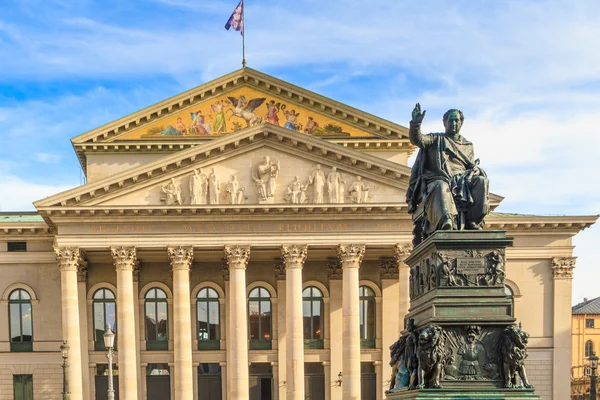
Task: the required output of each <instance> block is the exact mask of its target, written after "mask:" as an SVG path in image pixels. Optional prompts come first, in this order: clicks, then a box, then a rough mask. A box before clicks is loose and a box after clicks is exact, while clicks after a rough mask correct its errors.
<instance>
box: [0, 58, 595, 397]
mask: <svg viewBox="0 0 600 400" xmlns="http://www.w3.org/2000/svg"><path fill="white" fill-rule="evenodd" d="M72 142H73V146H74V148H75V151H76V154H77V156H78V158H79V160H80V162H81V165H82V168H83V169H84V171H85V173H86V176H87V183H86V184H85V185H82V186H80V187H77V188H74V189H72V190H69V191H66V192H63V193H59V194H57V195H55V196H51V197H49V198H46V199H43V200H40V201H38V202H36V203H35V204H34V205H35V207H36V209H37V211H36V212H34V213H3V214H0V228H1V229H0V235H2V237H1V238H0V268H1V271H2V276H3V279H2V280H1V281H0V293H2V296H3V297H2V299H1V301H2V304H1V305H0V320H3V321H6V322H7V324H6V325H5V327H4V329H0V400H2V399H12V398H13V396H17V394H16V393H17V392H18V393H19V394H18V395H19V396H29V397H23V398H35V399H59V398H61V394H60V393H61V390H62V373H61V370H60V364H61V362H62V359H61V357H60V351H59V347H60V344H61V341H62V340H67V343H68V344H69V346H70V351H69V363H70V368H69V372H68V376H69V382H70V392H71V399H104V398H106V387H107V378H108V377H107V360H106V349H105V348H104V344H103V339H102V336H103V333H104V330H105V326H106V325H107V324H109V325H110V326H111V328H112V329H113V330H114V331H115V332H116V342H117V345H116V347H117V348H116V350H117V351H116V375H115V382H116V387H117V389H118V396H119V398H120V399H165V398H174V399H177V400H179V399H220V398H223V399H229V400H233V399H262V400H268V399H279V400H283V399H304V398H311V399H327V400H337V399H361V398H362V399H382V398H383V397H384V392H385V390H386V389H388V387H389V381H390V374H391V367H390V366H389V361H390V354H389V349H388V348H389V346H390V345H391V344H392V343H393V342H394V341H396V340H397V338H398V336H399V333H400V331H401V330H402V329H403V327H404V316H405V315H406V313H407V312H408V308H409V283H408V282H409V273H408V268H407V266H406V265H405V264H404V262H403V261H404V259H405V258H406V257H407V255H408V254H409V252H410V243H411V241H412V221H411V216H410V215H409V214H408V213H407V206H406V203H405V201H404V198H405V192H406V189H407V187H408V183H409V176H410V168H409V167H408V166H407V160H408V157H409V155H410V154H411V152H412V151H414V148H413V147H412V146H411V145H410V142H409V139H408V132H407V129H406V128H404V127H402V126H399V125H396V124H394V123H391V122H389V121H386V120H383V119H380V118H378V117H375V116H372V115H370V114H367V113H364V112H362V111H359V110H356V109H353V108H351V107H349V106H347V105H344V104H341V103H338V102H335V101H333V100H330V99H327V98H325V97H322V96H319V95H317V94H315V93H312V92H309V91H306V90H304V89H302V88H299V87H296V86H294V85H291V84H289V83H286V82H283V81H280V80H278V79H275V78H273V77H270V76H268V75H265V74H262V73H260V72H257V71H254V70H252V69H249V68H244V69H242V70H239V71H236V72H234V73H231V74H229V75H226V76H224V77H222V78H220V79H217V80H215V81H212V82H209V83H207V84H205V85H202V86H200V87H198V88H195V89H192V90H190V91H188V92H185V93H182V94H181V95H178V96H175V97H173V98H170V99H167V100H165V101H163V102H161V103H158V104H156V105H153V106H150V107H148V108H146V109H144V110H141V111H139V112H137V113H135V114H132V115H128V116H126V117H123V118H122V119H120V120H117V121H114V122H112V123H110V124H107V125H104V126H102V127H99V128H97V129H95V130H93V131H91V132H88V133H86V134H83V135H81V136H78V137H76V138H74V139H73V140H72ZM492 179H493V177H492ZM501 200H502V197H501V196H498V195H493V194H491V195H490V203H491V205H492V208H496V207H497V206H498V205H499V203H500V202H501ZM595 220H596V217H595V216H590V217H587V216H583V217H571V216H566V217H545V216H530V215H518V214H505V213H496V212H493V213H492V214H490V216H489V217H488V218H487V219H486V229H498V230H506V231H507V232H508V236H511V237H513V238H514V239H515V240H514V247H512V248H510V249H508V250H507V268H506V278H507V279H506V292H507V296H511V297H512V299H513V313H514V316H515V317H516V319H517V320H518V321H520V322H521V323H522V324H523V327H524V329H526V330H527V331H528V332H529V333H530V334H531V338H530V341H529V357H528V359H527V365H528V367H529V369H528V373H529V376H530V380H531V382H532V383H533V384H534V385H536V388H537V390H536V393H539V394H540V395H541V396H542V398H544V399H563V398H566V397H567V396H568V394H569V385H568V384H567V382H568V379H569V378H568V377H569V360H570V359H571V329H570V321H571V310H570V301H571V300H570V299H571V278H572V273H573V268H574V266H575V264H574V258H573V257H572V251H573V246H572V243H571V239H572V237H573V236H574V235H576V234H577V233H578V232H579V231H581V230H582V229H585V228H586V227H589V226H590V225H591V224H593V223H594V222H595ZM465 307H468V304H465Z"/></svg>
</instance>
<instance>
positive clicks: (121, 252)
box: [110, 246, 137, 271]
mask: <svg viewBox="0 0 600 400" xmlns="http://www.w3.org/2000/svg"><path fill="white" fill-rule="evenodd" d="M136 254H137V253H136V251H135V247H125V246H113V247H111V248H110V255H111V256H112V258H113V261H114V262H115V268H116V269H117V270H129V271H133V269H134V267H135V263H136V261H137V259H136Z"/></svg>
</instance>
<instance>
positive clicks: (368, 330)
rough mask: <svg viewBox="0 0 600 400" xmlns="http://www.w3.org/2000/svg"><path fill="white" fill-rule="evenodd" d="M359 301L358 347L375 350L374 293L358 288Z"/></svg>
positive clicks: (368, 289)
mask: <svg viewBox="0 0 600 400" xmlns="http://www.w3.org/2000/svg"><path fill="white" fill-rule="evenodd" d="M358 295H359V301H360V307H359V308H360V316H359V318H360V339H361V340H360V345H361V347H363V348H367V349H374V348H375V292H373V289H371V288H370V287H368V286H361V287H360V288H358Z"/></svg>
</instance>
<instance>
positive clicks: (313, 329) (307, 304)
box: [302, 286, 325, 349]
mask: <svg viewBox="0 0 600 400" xmlns="http://www.w3.org/2000/svg"><path fill="white" fill-rule="evenodd" d="M324 314H325V313H324V312H323V293H321V291H320V290H319V289H317V288H316V287H314V286H309V287H307V288H306V289H304V291H302V316H303V319H304V347H305V348H308V349H322V348H323V315H324Z"/></svg>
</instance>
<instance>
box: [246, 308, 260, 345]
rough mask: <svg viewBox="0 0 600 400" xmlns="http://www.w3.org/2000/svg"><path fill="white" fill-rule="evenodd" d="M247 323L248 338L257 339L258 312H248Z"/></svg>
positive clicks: (258, 337) (258, 336) (258, 335)
mask: <svg viewBox="0 0 600 400" xmlns="http://www.w3.org/2000/svg"><path fill="white" fill-rule="evenodd" d="M248 323H249V325H250V340H259V339H260V334H259V329H258V314H250V316H249V318H248Z"/></svg>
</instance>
